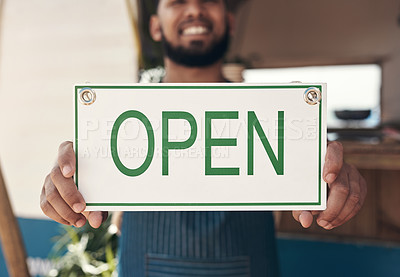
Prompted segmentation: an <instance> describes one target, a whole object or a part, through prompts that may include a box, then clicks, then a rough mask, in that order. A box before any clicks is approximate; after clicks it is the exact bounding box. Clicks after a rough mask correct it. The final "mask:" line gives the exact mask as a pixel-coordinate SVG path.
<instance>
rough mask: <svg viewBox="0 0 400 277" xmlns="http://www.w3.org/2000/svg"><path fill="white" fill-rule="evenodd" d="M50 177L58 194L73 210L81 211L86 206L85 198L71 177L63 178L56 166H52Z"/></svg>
mask: <svg viewBox="0 0 400 277" xmlns="http://www.w3.org/2000/svg"><path fill="white" fill-rule="evenodd" d="M50 177H51V180H52V183H53V184H54V185H55V187H56V188H57V191H58V192H59V194H60V196H61V197H62V198H63V199H64V201H65V202H66V203H67V204H68V205H69V206H70V207H71V208H72V209H73V210H74V212H75V213H81V212H83V211H84V210H85V208H86V204H85V200H84V199H83V197H82V195H81V193H80V192H79V191H78V189H77V187H76V185H75V183H74V181H73V180H72V178H64V176H63V175H62V173H61V170H60V168H59V167H58V166H55V167H54V168H53V170H52V171H51V173H50Z"/></svg>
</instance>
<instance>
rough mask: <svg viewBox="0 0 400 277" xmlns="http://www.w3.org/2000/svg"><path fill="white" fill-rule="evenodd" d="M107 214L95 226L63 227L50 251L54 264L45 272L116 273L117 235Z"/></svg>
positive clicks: (105, 275)
mask: <svg viewBox="0 0 400 277" xmlns="http://www.w3.org/2000/svg"><path fill="white" fill-rule="evenodd" d="M110 218H111V217H110ZM110 218H108V219H107V221H106V222H104V223H103V224H102V225H101V226H100V227H99V228H98V229H94V228H92V227H90V225H89V224H86V225H85V226H84V227H82V228H80V229H78V228H75V227H72V226H65V227H63V231H62V234H61V235H60V236H58V237H56V238H55V240H56V241H55V244H54V246H53V249H52V252H51V254H50V259H51V260H52V261H53V262H54V265H55V266H54V268H53V269H52V270H51V271H50V272H49V276H61V277H62V276H68V277H75V276H76V277H78V276H79V277H80V276H103V277H111V276H116V266H117V259H116V253H117V235H116V230H115V229H116V227H115V226H114V225H111V223H110Z"/></svg>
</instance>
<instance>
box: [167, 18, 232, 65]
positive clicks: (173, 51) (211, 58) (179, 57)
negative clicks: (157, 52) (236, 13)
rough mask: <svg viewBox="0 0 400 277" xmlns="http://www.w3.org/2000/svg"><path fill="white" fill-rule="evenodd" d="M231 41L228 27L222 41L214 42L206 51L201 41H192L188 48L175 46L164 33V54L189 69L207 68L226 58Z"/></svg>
mask: <svg viewBox="0 0 400 277" xmlns="http://www.w3.org/2000/svg"><path fill="white" fill-rule="evenodd" d="M227 26H228V25H227ZM229 41H230V36H229V27H227V28H226V30H225V33H224V35H223V36H222V37H221V38H220V39H218V40H214V41H213V42H212V43H211V45H210V46H209V47H207V48H206V49H204V46H203V44H204V43H203V41H199V40H194V41H192V42H191V45H190V47H188V48H185V47H183V46H173V45H172V44H171V43H170V42H169V41H168V40H167V39H166V38H165V36H164V34H163V33H162V40H161V43H162V46H163V50H164V54H165V55H166V56H167V57H168V58H169V59H171V60H172V61H173V62H175V63H177V64H180V65H183V66H187V67H206V66H209V65H212V64H214V63H216V62H217V61H219V60H221V59H222V58H223V57H224V55H225V53H226V52H227V51H228V46H229Z"/></svg>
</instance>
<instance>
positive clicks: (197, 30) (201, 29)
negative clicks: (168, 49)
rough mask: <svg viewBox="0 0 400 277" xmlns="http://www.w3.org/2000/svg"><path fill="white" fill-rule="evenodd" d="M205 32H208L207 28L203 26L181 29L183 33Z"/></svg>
mask: <svg viewBox="0 0 400 277" xmlns="http://www.w3.org/2000/svg"><path fill="white" fill-rule="evenodd" d="M205 33H208V29H207V28H206V27H203V26H193V27H188V28H186V29H184V30H183V34H184V35H202V34H205Z"/></svg>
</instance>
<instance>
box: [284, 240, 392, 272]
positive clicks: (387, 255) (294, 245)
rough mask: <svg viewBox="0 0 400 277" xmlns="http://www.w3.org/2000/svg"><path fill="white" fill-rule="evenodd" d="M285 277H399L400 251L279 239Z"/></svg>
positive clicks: (378, 247) (390, 248)
mask: <svg viewBox="0 0 400 277" xmlns="http://www.w3.org/2000/svg"><path fill="white" fill-rule="evenodd" d="M278 250H279V259H280V263H281V275H282V277H289V276H296V277H301V276H308V277H310V276H323V277H331V276H332V277H333V276H335V277H337V276H371V277H372V276H374V277H375V276H379V277H381V276H382V277H392V276H393V277H395V276H396V277H398V276H400V247H384V246H368V245H357V244H347V243H333V242H323V241H310V240H297V239H283V238H282V239H278Z"/></svg>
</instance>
